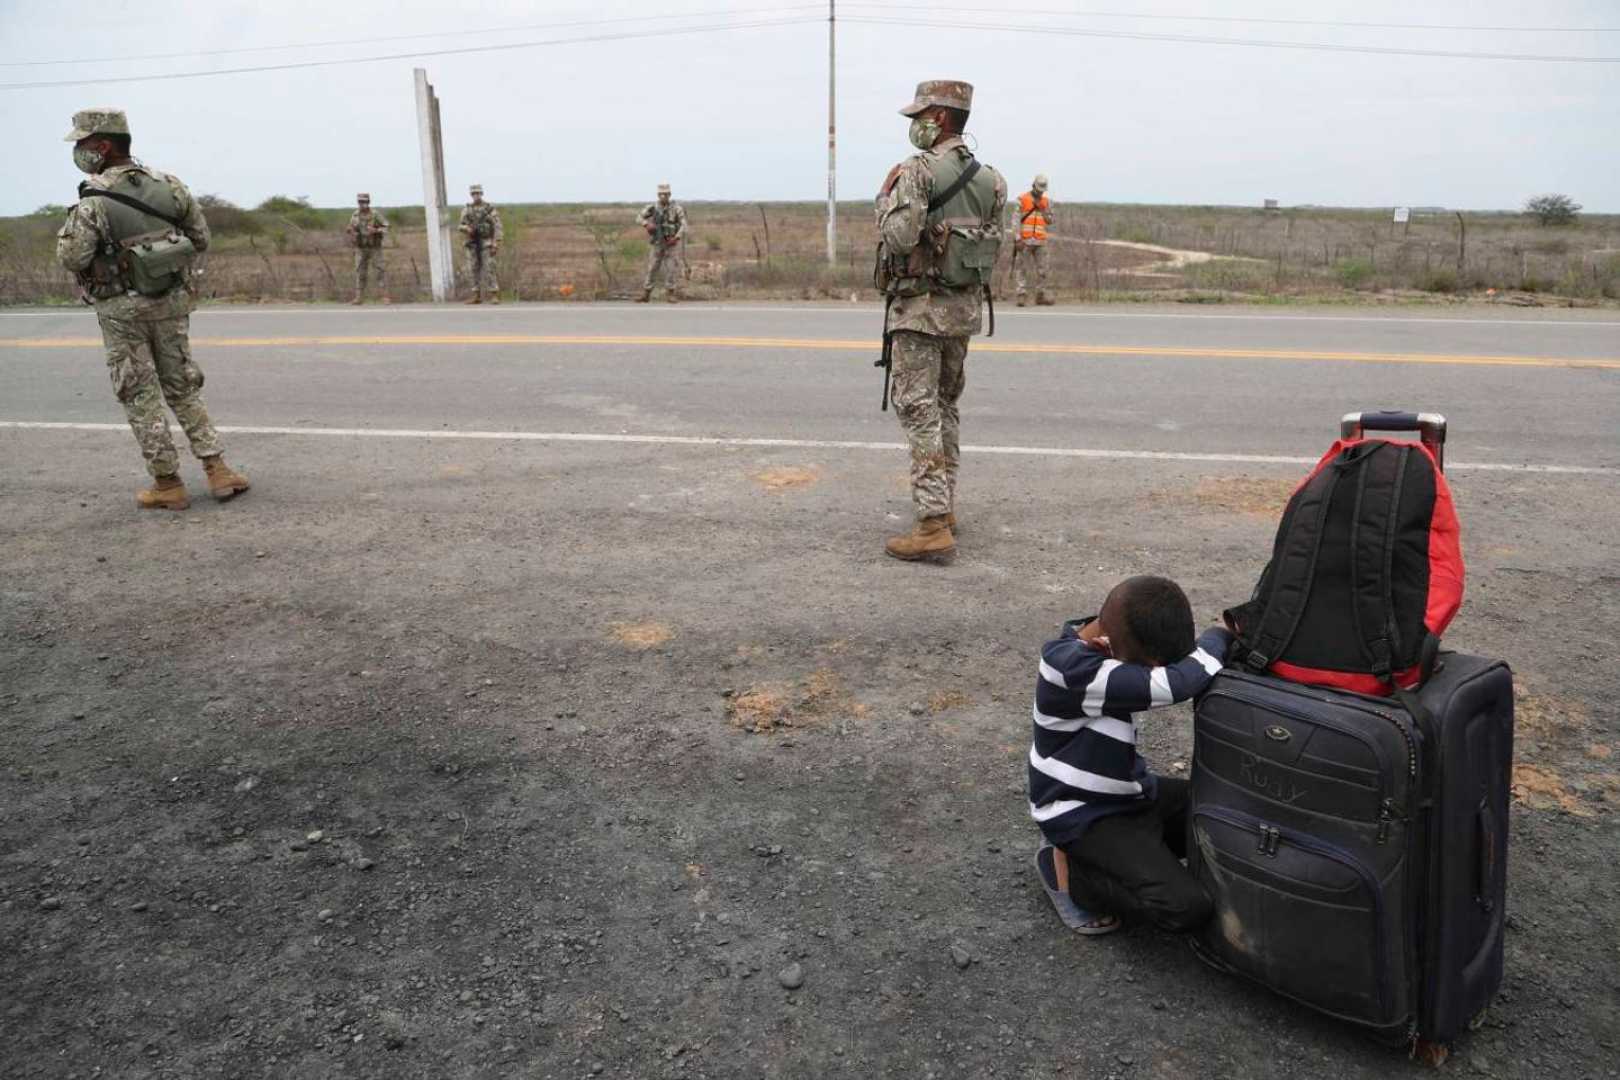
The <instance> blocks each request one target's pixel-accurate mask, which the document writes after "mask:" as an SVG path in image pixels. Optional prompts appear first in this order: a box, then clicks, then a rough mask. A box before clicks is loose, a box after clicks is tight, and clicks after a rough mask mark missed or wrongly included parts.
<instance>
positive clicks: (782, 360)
mask: <svg viewBox="0 0 1620 1080" xmlns="http://www.w3.org/2000/svg"><path fill="white" fill-rule="evenodd" d="M1605 316H1608V317H1605ZM880 327H881V315H880V314H879V313H878V312H877V311H876V310H874V309H872V308H869V307H858V308H857V307H854V306H851V308H844V307H816V306H809V305H806V306H803V307H731V306H726V307H716V306H709V305H698V304H689V305H683V306H678V307H673V308H671V307H668V306H660V305H649V306H647V307H642V306H636V305H595V306H590V305H575V304H568V305H562V304H559V305H540V306H535V305H531V306H506V307H500V308H492V307H483V308H472V309H469V308H465V307H460V306H452V307H445V308H423V307H399V308H384V307H375V306H370V307H365V308H361V309H359V310H355V309H351V308H347V307H344V308H318V309H311V308H298V309H268V310H258V309H240V308H232V309H216V310H208V311H204V312H202V313H201V314H199V315H198V316H196V318H195V320H194V326H193V336H194V337H195V338H196V339H197V344H196V347H195V349H194V352H195V354H196V356H197V358H198V360H199V362H200V363H201V364H202V365H203V367H204V369H205V371H207V373H208V375H209V378H210V382H211V385H210V388H209V391H208V398H209V401H210V404H211V406H212V408H213V410H214V413H215V415H216V417H217V419H218V422H220V423H223V424H236V425H307V426H322V427H339V428H350V427H379V428H406V429H430V428H440V427H449V428H459V429H476V430H499V431H538V432H609V433H617V432H630V433H639V434H649V435H651V434H662V435H684V436H740V437H746V438H781V437H790V438H806V439H824V440H881V441H893V440H894V439H895V438H896V437H897V433H896V430H895V426H894V423H893V420H892V418H891V417H889V416H885V415H882V414H880V413H879V412H878V410H877V408H876V403H877V399H878V395H879V378H878V375H877V373H876V372H875V371H874V370H873V369H872V368H871V367H870V365H869V364H868V363H865V362H864V361H866V360H868V359H869V358H870V357H872V356H874V355H875V353H876V348H877V346H876V342H877V339H878V336H879V331H880ZM95 334H96V331H95V323H94V318H93V316H92V315H91V314H90V313H88V312H74V313H65V312H64V313H54V312H52V313H42V314H34V313H27V314H25V313H5V314H0V364H3V367H0V391H3V392H0V403H3V404H0V420H21V419H31V420H65V421H84V420H112V421H116V420H117V419H118V414H117V412H116V411H115V408H114V407H113V403H111V402H110V401H109V400H107V397H106V394H105V393H104V392H103V387H104V382H103V380H104V375H103V374H102V372H101V369H100V366H99V363H98V360H99V353H98V350H96V349H95V348H94V347H93V346H90V345H89V344H88V342H89V341H90V340H91V339H93V338H94V337H95ZM502 339H506V340H502ZM19 341H21V342H24V343H27V342H35V343H37V342H41V341H43V342H62V341H68V342H73V341H78V342H81V343H85V344H81V345H78V346H71V347H65V348H63V347H56V348H41V347H18V343H19ZM215 341H218V342H219V343H218V344H215V343H214V342H215ZM1369 358H1371V359H1369ZM968 386H969V388H968V391H967V395H966V397H965V399H964V412H963V416H964V420H963V428H964V440H965V441H967V442H969V443H971V444H973V445H980V446H1040V447H1085V448H1106V449H1121V450H1145V451H1171V452H1178V453H1226V454H1243V453H1248V454H1282V455H1304V454H1313V453H1315V452H1317V451H1318V449H1319V448H1320V447H1321V445H1322V444H1323V439H1324V437H1325V436H1326V435H1329V434H1331V429H1332V422H1333V419H1334V418H1335V417H1337V416H1338V415H1340V414H1341V413H1343V412H1344V411H1346V410H1347V409H1348V408H1351V407H1362V406H1365V407H1368V408H1376V407H1402V408H1408V407H1417V408H1428V409H1433V410H1438V411H1443V412H1444V413H1446V415H1447V416H1448V417H1449V418H1450V419H1451V421H1452V436H1451V443H1450V447H1451V451H1450V452H1451V454H1452V457H1453V458H1454V459H1455V460H1456V461H1457V462H1458V463H1460V464H1463V463H1468V462H1475V461H1478V462H1497V463H1535V464H1544V465H1545V464H1558V465H1577V466H1579V465H1586V466H1601V467H1608V468H1613V467H1620V399H1617V390H1620V319H1617V318H1615V317H1613V316H1612V314H1611V313H1586V312H1579V313H1559V314H1558V315H1557V316H1552V317H1549V316H1548V315H1546V314H1543V313H1540V312H1535V313H1531V314H1526V313H1524V312H1523V310H1522V309H1515V310H1514V311H1512V312H1511V313H1508V314H1504V315H1501V316H1497V315H1496V314H1495V313H1494V312H1487V313H1486V314H1484V315H1477V314H1470V315H1467V316H1449V317H1448V316H1445V315H1441V316H1427V317H1424V316H1418V317H1411V316H1404V315H1389V314H1381V313H1373V314H1359V313H1350V314H1343V313H1341V314H1332V313H1327V314H1301V315H1294V314H1277V313H1271V312H1266V311H1250V312H1243V313H1231V312H1226V311H1222V312H1220V313H1216V314H1203V313H1196V314H1188V313H1186V312H1164V311H1137V310H1134V309H1133V310H1128V311H1118V310H1115V309H1094V310H1071V309H1056V310H1053V311H1038V312H1028V311H1017V310H1013V311H1007V310H1003V311H1002V312H1001V314H1000V329H999V333H998V334H997V335H996V336H995V337H994V338H990V339H983V338H981V339H979V340H978V341H977V342H976V348H975V351H974V353H973V354H972V356H971V358H970V361H969V373H968Z"/></svg>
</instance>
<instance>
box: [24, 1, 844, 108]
mask: <svg viewBox="0 0 1620 1080" xmlns="http://www.w3.org/2000/svg"><path fill="white" fill-rule="evenodd" d="M824 21H825V20H823V19H819V18H814V17H809V16H801V17H799V18H794V19H762V20H756V21H754V22H737V23H716V24H714V25H711V26H680V27H670V28H667V29H662V30H642V31H625V32H623V33H616V34H590V35H587V36H584V37H569V38H552V39H550V40H548V41H514V42H505V43H503V44H500V45H468V46H466V47H464V48H460V49H424V50H421V51H418V52H402V53H390V54H388V55H386V56H352V57H346V58H343V59H334V60H300V61H296V62H293V63H287V64H261V65H259V66H257V67H240V68H215V69H213V70H210V71H173V72H169V73H167V74H163V75H115V76H109V77H105V78H99V79H52V80H48V81H41V82H23V83H0V90H37V89H41V88H44V87H57V86H99V85H105V84H108V83H137V82H159V81H167V80H170V79H201V78H206V77H208V76H210V75H245V74H249V73H253V72H262V71H294V70H299V69H303V68H320V67H339V66H342V65H345V64H376V63H382V62H384V61H388V60H417V59H421V58H424V57H429V56H465V55H467V54H469V53H488V52H509V51H512V50H515V49H538V48H543V47H545V46H548V45H581V44H586V43H589V42H600V41H627V40H630V39H634V38H654V37H673V36H676V35H679V34H702V33H710V32H718V31H726V30H751V29H757V28H760V27H768V26H803V25H805V24H807V23H816V24H820V23H822V22H824Z"/></svg>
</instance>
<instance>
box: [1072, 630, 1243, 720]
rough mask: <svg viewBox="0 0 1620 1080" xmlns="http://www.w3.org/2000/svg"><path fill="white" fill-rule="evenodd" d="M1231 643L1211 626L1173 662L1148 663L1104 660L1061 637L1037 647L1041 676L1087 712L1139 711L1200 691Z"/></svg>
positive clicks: (1094, 649)
mask: <svg viewBox="0 0 1620 1080" xmlns="http://www.w3.org/2000/svg"><path fill="white" fill-rule="evenodd" d="M1231 643H1232V635H1231V634H1230V633H1228V632H1227V631H1225V630H1223V629H1220V628H1219V627H1212V628H1210V629H1209V630H1206V631H1204V633H1203V635H1202V636H1200V637H1199V639H1198V644H1197V646H1196V647H1195V648H1194V649H1193V651H1192V652H1191V653H1189V654H1187V655H1186V656H1184V657H1182V658H1181V659H1180V660H1177V661H1176V662H1175V663H1174V664H1169V665H1167V666H1165V667H1149V666H1147V665H1146V664H1128V663H1125V662H1124V661H1121V660H1114V659H1112V658H1107V657H1105V655H1104V654H1103V652H1102V651H1101V650H1099V649H1098V648H1097V647H1096V646H1094V645H1092V644H1091V643H1089V642H1086V641H1082V640H1080V639H1078V638H1075V637H1069V636H1065V637H1063V638H1060V639H1059V640H1057V641H1053V642H1050V643H1048V644H1047V646H1046V648H1044V649H1043V650H1041V653H1042V655H1041V677H1042V678H1043V679H1045V680H1046V681H1047V682H1049V683H1053V684H1054V685H1056V686H1058V687H1061V688H1063V689H1065V690H1067V691H1068V696H1069V697H1070V698H1071V699H1072V700H1073V702H1074V703H1075V704H1076V705H1077V706H1078V707H1079V711H1080V712H1081V714H1083V715H1085V716H1104V715H1108V714H1113V713H1122V712H1124V713H1133V712H1141V711H1142V710H1144V709H1152V708H1156V707H1158V706H1160V705H1174V704H1176V703H1178V702H1182V701H1187V700H1189V699H1191V698H1194V697H1197V696H1198V695H1199V694H1201V693H1203V692H1204V689H1205V688H1206V687H1207V686H1209V680H1210V679H1212V678H1214V676H1215V673H1216V672H1218V671H1220V670H1221V663H1222V661H1223V660H1224V659H1225V658H1226V651H1227V649H1228V648H1229V647H1230V646H1231Z"/></svg>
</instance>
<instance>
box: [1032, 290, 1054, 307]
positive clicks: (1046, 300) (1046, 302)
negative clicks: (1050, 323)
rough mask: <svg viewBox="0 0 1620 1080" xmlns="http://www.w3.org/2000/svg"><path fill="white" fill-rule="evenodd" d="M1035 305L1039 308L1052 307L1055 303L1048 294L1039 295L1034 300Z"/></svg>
mask: <svg viewBox="0 0 1620 1080" xmlns="http://www.w3.org/2000/svg"><path fill="white" fill-rule="evenodd" d="M1035 303H1037V304H1039V305H1040V306H1041V307H1052V306H1053V305H1055V304H1056V303H1057V301H1056V300H1054V299H1052V297H1051V295H1050V294H1049V293H1041V294H1040V295H1039V296H1037V297H1036V298H1035Z"/></svg>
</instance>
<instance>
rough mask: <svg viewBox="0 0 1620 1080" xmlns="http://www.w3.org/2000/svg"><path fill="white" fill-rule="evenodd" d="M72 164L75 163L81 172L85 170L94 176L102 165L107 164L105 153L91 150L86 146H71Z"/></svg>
mask: <svg viewBox="0 0 1620 1080" xmlns="http://www.w3.org/2000/svg"><path fill="white" fill-rule="evenodd" d="M73 164H75V165H77V166H78V167H79V170H80V171H81V172H87V173H89V174H90V175H91V176H94V175H95V174H96V173H98V172H100V171H101V169H102V166H104V165H106V164H107V158H106V155H104V154H102V153H100V152H99V151H96V150H92V149H90V148H89V147H88V146H75V147H74V148H73Z"/></svg>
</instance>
